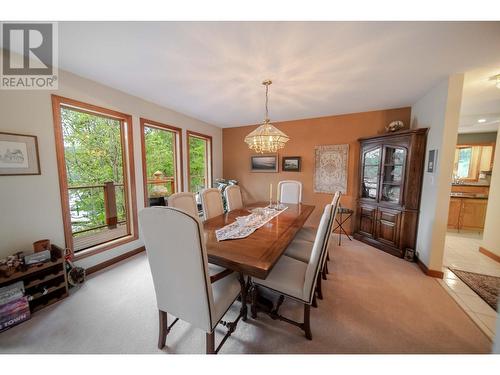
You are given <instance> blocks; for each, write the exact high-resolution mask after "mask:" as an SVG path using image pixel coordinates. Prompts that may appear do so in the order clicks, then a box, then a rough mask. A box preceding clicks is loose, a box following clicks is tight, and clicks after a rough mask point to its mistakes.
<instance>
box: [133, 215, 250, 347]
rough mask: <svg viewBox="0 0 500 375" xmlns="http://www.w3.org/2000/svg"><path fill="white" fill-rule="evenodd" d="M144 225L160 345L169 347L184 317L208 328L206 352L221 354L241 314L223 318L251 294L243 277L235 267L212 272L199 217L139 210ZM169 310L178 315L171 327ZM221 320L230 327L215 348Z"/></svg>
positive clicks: (143, 230)
mask: <svg viewBox="0 0 500 375" xmlns="http://www.w3.org/2000/svg"><path fill="white" fill-rule="evenodd" d="M139 224H140V228H141V231H142V238H143V240H144V245H145V247H146V253H147V257H148V261H149V266H150V269H151V274H152V276H153V284H154V288H155V293H156V303H157V306H158V311H159V319H160V322H159V335H158V348H159V349H162V348H163V347H164V346H165V342H166V339H167V334H168V333H169V332H170V330H171V329H172V327H173V325H174V324H175V323H177V321H178V320H179V319H181V320H184V321H186V322H188V323H190V324H191V325H193V326H195V327H197V328H199V329H201V330H203V331H205V332H206V353H207V354H212V353H217V352H218V351H219V350H220V348H221V346H222V345H223V344H224V342H225V341H226V339H227V338H228V337H229V336H230V335H231V333H232V332H234V330H235V328H236V324H237V323H238V321H239V319H240V318H241V316H242V313H241V312H240V314H239V315H238V317H237V318H236V320H235V321H233V322H224V321H222V318H223V317H224V315H225V313H226V311H227V310H228V309H229V308H230V307H231V305H232V304H233V302H234V301H235V300H236V299H237V298H238V296H239V295H240V293H242V294H246V293H243V291H244V290H245V289H244V288H243V286H244V285H245V283H244V280H243V279H242V278H241V277H240V276H239V275H237V274H236V273H234V272H232V271H230V270H224V271H222V272H220V273H217V274H215V275H213V276H210V275H209V265H208V262H207V252H206V247H205V240H204V238H205V237H204V235H203V229H202V225H201V222H200V220H199V219H198V218H197V217H196V216H194V215H191V214H189V213H187V212H185V211H183V210H180V209H177V208H174V207H148V208H145V209H143V210H141V212H140V213H139ZM166 239H167V240H166ZM245 298H246V295H245V296H243V295H242V300H245ZM167 313H169V314H171V315H173V316H175V317H176V319H175V320H174V321H173V322H172V324H170V325H168V321H167ZM218 323H221V324H222V325H224V326H226V327H227V328H228V331H227V333H226V335H225V336H224V338H223V339H222V341H221V343H220V344H219V346H218V347H217V349H215V331H214V330H215V327H216V326H217V324H218Z"/></svg>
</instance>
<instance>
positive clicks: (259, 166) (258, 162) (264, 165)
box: [250, 154, 278, 173]
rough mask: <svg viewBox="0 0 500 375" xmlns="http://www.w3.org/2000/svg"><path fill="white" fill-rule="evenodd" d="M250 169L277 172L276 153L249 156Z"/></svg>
mask: <svg viewBox="0 0 500 375" xmlns="http://www.w3.org/2000/svg"><path fill="white" fill-rule="evenodd" d="M250 170H251V171H252V172H268V173H273V172H278V154H269V155H255V156H251V157H250Z"/></svg>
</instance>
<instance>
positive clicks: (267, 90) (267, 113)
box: [266, 84, 269, 121]
mask: <svg viewBox="0 0 500 375" xmlns="http://www.w3.org/2000/svg"><path fill="white" fill-rule="evenodd" d="M268 103H269V84H266V121H267V120H269V108H268Z"/></svg>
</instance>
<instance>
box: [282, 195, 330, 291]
mask: <svg viewBox="0 0 500 375" xmlns="http://www.w3.org/2000/svg"><path fill="white" fill-rule="evenodd" d="M339 201H340V192H338V191H337V192H336V193H335V195H334V197H333V200H332V205H331V206H332V210H331V216H330V218H329V221H328V227H327V238H326V241H325V243H324V246H325V249H324V251H325V257H324V258H323V259H322V261H321V271H322V272H321V273H322V275H323V278H325V279H326V276H325V275H326V272H327V265H326V264H327V263H326V261H327V257H328V246H329V244H330V239H331V237H332V228H333V224H334V223H335V217H336V216H337V210H338V207H339ZM318 230H319V229H318ZM311 252H312V247H311V242H309V241H306V240H303V239H300V238H299V239H294V240H293V241H292V242H291V243H290V245H289V246H288V248H287V249H286V251H285V255H286V256H289V257H291V258H294V259H297V260H300V261H302V262H304V263H308V262H309V260H310V258H311ZM316 291H317V293H318V298H319V299H323V291H322V289H321V275H318V280H317V288H316Z"/></svg>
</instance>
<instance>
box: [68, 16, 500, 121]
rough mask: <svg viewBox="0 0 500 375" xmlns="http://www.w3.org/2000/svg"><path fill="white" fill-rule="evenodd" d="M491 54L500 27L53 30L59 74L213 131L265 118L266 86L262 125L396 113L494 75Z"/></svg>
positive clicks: (212, 25) (112, 26) (76, 25)
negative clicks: (454, 80) (452, 79)
mask: <svg viewBox="0 0 500 375" xmlns="http://www.w3.org/2000/svg"><path fill="white" fill-rule="evenodd" d="M498 46H500V22H61V23H59V56H60V67H61V68H62V69H64V70H68V71H70V72H73V73H75V74H78V75H80V76H83V77H86V78H89V79H92V80H95V81H98V82H101V83H103V84H105V85H108V86H111V87H114V88H117V89H119V90H122V91H124V92H127V93H129V94H132V95H136V96H139V97H141V98H144V99H146V100H149V101H152V102H154V103H157V104H160V105H162V106H165V107H168V108H171V109H173V110H176V111H178V112H182V113H184V114H187V115H189V116H192V117H194V118H197V119H200V120H203V121H206V122H208V123H211V124H214V125H217V126H221V127H230V126H241V125H248V124H255V123H258V122H261V121H262V120H263V118H264V88H263V86H262V85H261V82H262V80H264V79H267V78H270V79H272V80H273V82H274V83H273V85H272V86H271V87H270V117H271V120H272V121H282V120H293V119H300V118H311V117H320V116H326V115H333V114H342V113H352V112H362V111H368V110H375V109H383V108H395V107H402V106H409V105H412V104H413V103H414V102H415V101H416V100H417V99H418V98H420V97H421V96H422V95H423V94H424V93H425V92H426V91H427V90H429V89H430V88H431V87H432V86H433V85H435V84H437V82H439V81H440V80H441V79H444V78H445V77H446V76H448V75H449V74H450V73H458V72H465V71H469V70H471V69H473V68H477V67H480V66H496V67H498V68H499V69H498V73H500V48H498ZM472 82H473V79H472V78H471V84H470V87H471V92H473V86H474V85H473V83H472ZM498 91H500V90H498ZM474 102H475V100H470V101H466V108H467V114H471V115H472V114H477V109H475V106H476V104H474ZM496 112H500V108H499V109H498V110H496Z"/></svg>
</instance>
